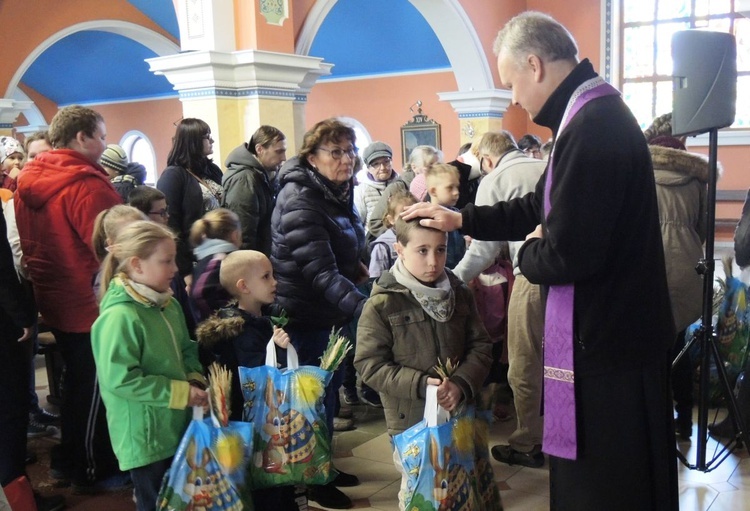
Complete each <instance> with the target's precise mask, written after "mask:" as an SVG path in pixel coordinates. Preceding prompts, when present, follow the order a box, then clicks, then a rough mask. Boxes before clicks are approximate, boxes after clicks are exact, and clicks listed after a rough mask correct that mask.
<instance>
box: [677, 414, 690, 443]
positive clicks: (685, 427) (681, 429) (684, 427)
mask: <svg viewBox="0 0 750 511" xmlns="http://www.w3.org/2000/svg"><path fill="white" fill-rule="evenodd" d="M674 429H675V433H677V436H678V437H679V438H680V440H690V435H692V434H693V421H692V420H691V419H690V418H687V419H683V418H682V417H680V416H678V417H677V419H676V420H675V421H674Z"/></svg>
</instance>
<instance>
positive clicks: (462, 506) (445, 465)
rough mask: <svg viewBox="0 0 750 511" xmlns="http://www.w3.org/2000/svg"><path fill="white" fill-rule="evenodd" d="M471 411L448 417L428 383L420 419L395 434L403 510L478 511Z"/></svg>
mask: <svg viewBox="0 0 750 511" xmlns="http://www.w3.org/2000/svg"><path fill="white" fill-rule="evenodd" d="M474 434H475V432H474V413H473V409H467V410H466V411H465V412H463V413H461V414H459V415H457V416H455V417H450V416H449V415H448V413H447V412H446V411H445V410H444V409H443V408H442V407H440V406H439V405H438V404H437V387H435V386H434V385H428V386H427V396H426V402H425V413H424V419H423V420H422V421H421V422H419V424H416V425H414V426H412V427H411V428H409V429H407V430H406V431H404V432H403V433H401V434H399V435H396V436H394V437H393V444H394V448H395V451H396V458H397V459H398V462H399V463H400V464H401V468H402V482H401V494H400V495H399V500H401V501H402V502H403V505H404V508H405V509H407V510H412V509H418V510H420V511H435V510H448V509H450V510H467V511H468V510H478V509H481V507H480V502H479V501H478V498H477V490H476V485H475V483H474V478H475V475H474V456H475V446H474Z"/></svg>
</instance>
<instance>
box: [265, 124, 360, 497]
mask: <svg viewBox="0 0 750 511" xmlns="http://www.w3.org/2000/svg"><path fill="white" fill-rule="evenodd" d="M355 141H356V137H355V135H354V130H353V129H352V128H351V127H350V126H348V125H346V124H343V123H342V122H340V121H338V120H336V119H326V120H324V121H320V122H319V123H317V124H316V125H315V126H313V127H312V128H311V129H310V131H308V132H307V133H306V134H305V136H304V139H303V143H302V149H301V150H300V152H299V154H298V155H297V156H295V157H293V158H291V159H290V160H288V161H287V162H286V164H284V166H283V167H282V169H281V171H280V172H279V186H280V192H279V195H278V198H277V200H276V206H275V208H274V210H273V215H272V217H271V228H272V247H271V262H272V263H273V267H274V271H275V276H276V279H277V281H278V284H277V288H276V298H277V302H278V303H277V304H278V305H279V306H280V307H281V308H283V309H284V310H285V311H286V312H287V313H288V315H289V318H290V322H289V324H288V325H287V327H286V328H285V330H286V331H287V333H288V334H289V337H290V338H291V341H292V344H293V345H294V347H295V348H296V349H297V352H298V354H299V361H300V364H310V365H319V364H320V360H319V359H320V356H321V355H322V354H323V351H324V349H325V347H326V345H327V343H328V336H329V334H330V333H331V328H336V329H339V328H343V331H342V334H344V335H346V336H347V337H348V338H349V339H352V340H353V339H354V336H353V333H352V332H349V331H348V325H349V323H350V322H351V321H352V320H353V319H356V318H358V317H359V315H360V314H361V313H362V307H363V306H364V304H365V301H366V300H367V297H366V296H365V295H364V294H362V293H361V292H359V291H358V290H357V285H358V284H361V283H364V282H365V281H366V280H367V278H368V273H367V268H366V267H365V266H364V264H362V262H361V261H360V257H361V255H362V251H363V249H364V246H365V231H364V227H363V225H362V221H361V220H360V218H359V215H358V213H357V211H356V210H355V208H354V201H353V192H354V182H353V181H354V180H353V176H354V173H355V172H356V171H357V170H358V167H359V163H358V162H359V159H358V158H357V148H356V147H355ZM340 383H341V376H340V374H339V372H338V371H337V372H336V374H334V377H333V379H332V382H331V383H330V384H329V386H328V388H326V397H325V405H326V413H327V425H328V432H329V435H331V436H332V434H333V417H334V416H335V412H336V410H335V408H336V401H337V399H336V397H337V396H336V393H337V392H338V388H339V386H340ZM356 484H359V480H358V479H357V477H356V476H353V475H351V474H345V473H343V472H342V473H340V474H339V475H338V477H337V478H336V479H334V480H333V481H332V482H331V483H329V484H328V485H325V486H314V487H310V488H309V498H310V499H311V500H314V501H316V502H317V503H318V504H320V505H322V506H324V507H329V508H334V509H345V508H349V507H351V505H352V502H351V499H349V497H348V496H346V495H345V494H344V493H343V492H341V491H340V490H339V489H338V488H337V486H354V485H356Z"/></svg>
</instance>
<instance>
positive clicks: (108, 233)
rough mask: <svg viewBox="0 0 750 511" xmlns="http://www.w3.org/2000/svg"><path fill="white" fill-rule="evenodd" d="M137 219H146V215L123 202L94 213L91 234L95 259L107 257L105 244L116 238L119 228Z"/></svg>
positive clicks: (101, 259)
mask: <svg viewBox="0 0 750 511" xmlns="http://www.w3.org/2000/svg"><path fill="white" fill-rule="evenodd" d="M138 220H148V217H147V216H146V215H144V214H143V212H141V211H138V210H137V209H136V208H134V207H131V206H126V205H124V204H118V205H116V206H112V207H111V208H109V209H105V210H104V211H102V212H100V213H99V214H98V215H96V220H94V234H93V235H92V236H91V244H92V245H93V246H94V253H95V254H96V259H97V260H98V261H99V262H102V261H104V258H105V257H107V245H109V244H111V242H112V240H114V239H115V238H117V234H118V233H119V232H120V229H121V228H122V227H124V226H125V225H127V224H128V223H130V222H136V221H138Z"/></svg>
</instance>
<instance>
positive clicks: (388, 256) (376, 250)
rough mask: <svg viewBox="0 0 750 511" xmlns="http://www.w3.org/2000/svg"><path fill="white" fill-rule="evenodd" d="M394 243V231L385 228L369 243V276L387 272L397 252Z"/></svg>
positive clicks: (375, 277) (377, 275)
mask: <svg viewBox="0 0 750 511" xmlns="http://www.w3.org/2000/svg"><path fill="white" fill-rule="evenodd" d="M394 243H396V231H394V230H393V228H391V229H388V230H386V231H385V232H384V233H383V234H381V235H380V236H378V239H376V240H375V241H373V242H372V243H371V244H370V249H371V253H370V278H371V279H377V278H378V277H380V276H381V275H382V274H383V273H385V272H387V271H388V270H390V269H391V266H393V263H395V262H396V258H397V257H398V254H397V253H396V249H395V248H393V244H394Z"/></svg>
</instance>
